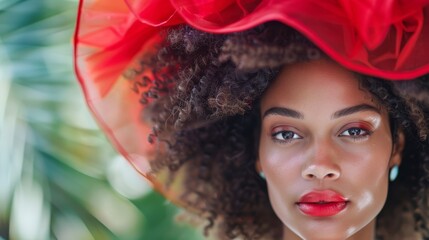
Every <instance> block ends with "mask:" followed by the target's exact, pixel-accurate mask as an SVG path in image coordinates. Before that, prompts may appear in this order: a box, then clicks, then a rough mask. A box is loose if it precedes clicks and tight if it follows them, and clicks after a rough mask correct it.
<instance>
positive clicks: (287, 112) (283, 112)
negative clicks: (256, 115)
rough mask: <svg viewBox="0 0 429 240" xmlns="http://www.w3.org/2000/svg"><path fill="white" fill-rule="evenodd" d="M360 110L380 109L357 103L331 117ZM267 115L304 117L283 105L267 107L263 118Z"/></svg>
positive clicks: (342, 115)
mask: <svg viewBox="0 0 429 240" xmlns="http://www.w3.org/2000/svg"><path fill="white" fill-rule="evenodd" d="M362 111H372V112H376V113H378V114H380V109H378V108H376V107H374V106H371V105H368V104H359V105H356V106H352V107H348V108H344V109H341V110H338V111H336V112H335V113H334V114H332V116H331V119H335V118H340V117H344V116H347V115H350V114H353V113H356V112H362ZM269 115H280V116H285V117H291V118H296V119H304V114H302V113H300V112H298V111H296V110H293V109H290V108H285V107H273V108H270V109H268V110H267V111H265V112H264V115H263V118H265V117H267V116H269Z"/></svg>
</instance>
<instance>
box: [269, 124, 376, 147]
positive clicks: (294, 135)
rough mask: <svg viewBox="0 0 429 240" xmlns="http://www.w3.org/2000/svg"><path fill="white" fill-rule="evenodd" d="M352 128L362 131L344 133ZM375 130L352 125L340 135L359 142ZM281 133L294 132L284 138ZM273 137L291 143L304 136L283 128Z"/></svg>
mask: <svg viewBox="0 0 429 240" xmlns="http://www.w3.org/2000/svg"><path fill="white" fill-rule="evenodd" d="M352 130H355V131H356V130H358V131H360V132H359V133H360V134H359V135H351V134H350V132H348V135H344V133H345V132H347V131H352ZM362 132H363V133H362ZM372 133H373V132H372V131H371V130H369V129H366V128H364V127H350V128H347V129H346V130H344V131H342V132H341V133H340V134H339V135H338V137H347V138H350V139H351V140H353V141H356V142H359V141H363V140H366V139H368V137H369V136H371V134H372ZM279 134H292V138H284V135H281V137H278V136H279ZM271 137H272V139H273V140H274V141H276V142H279V143H284V144H286V143H290V142H292V141H294V140H297V139H302V137H301V136H300V135H298V134H297V133H295V132H293V131H290V130H281V131H276V132H274V133H272V134H271ZM280 138H282V139H280Z"/></svg>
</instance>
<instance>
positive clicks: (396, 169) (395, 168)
mask: <svg viewBox="0 0 429 240" xmlns="http://www.w3.org/2000/svg"><path fill="white" fill-rule="evenodd" d="M398 173H399V166H398V165H394V166H393V167H392V168H391V169H390V173H389V180H390V181H391V182H393V181H395V179H396V178H397V177H398Z"/></svg>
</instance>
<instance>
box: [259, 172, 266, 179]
mask: <svg viewBox="0 0 429 240" xmlns="http://www.w3.org/2000/svg"><path fill="white" fill-rule="evenodd" d="M259 176H260V177H261V178H262V179H264V180H265V179H266V177H265V174H264V172H262V171H260V172H259Z"/></svg>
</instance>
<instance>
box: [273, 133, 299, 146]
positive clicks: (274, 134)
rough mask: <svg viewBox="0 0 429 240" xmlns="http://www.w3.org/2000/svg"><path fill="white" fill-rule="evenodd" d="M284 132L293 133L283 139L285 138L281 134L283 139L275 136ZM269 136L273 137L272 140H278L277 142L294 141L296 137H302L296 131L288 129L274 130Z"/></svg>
mask: <svg viewBox="0 0 429 240" xmlns="http://www.w3.org/2000/svg"><path fill="white" fill-rule="evenodd" d="M286 133H291V134H293V135H292V138H287V139H285V138H283V137H284V136H281V137H282V138H283V139H279V138H277V136H278V135H279V134H286ZM295 136H298V137H295ZM271 137H272V139H273V140H274V141H276V142H279V143H290V142H292V141H294V140H296V139H302V137H301V136H300V135H298V134H296V133H295V132H293V131H289V130H281V131H277V132H274V133H273V134H271Z"/></svg>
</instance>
